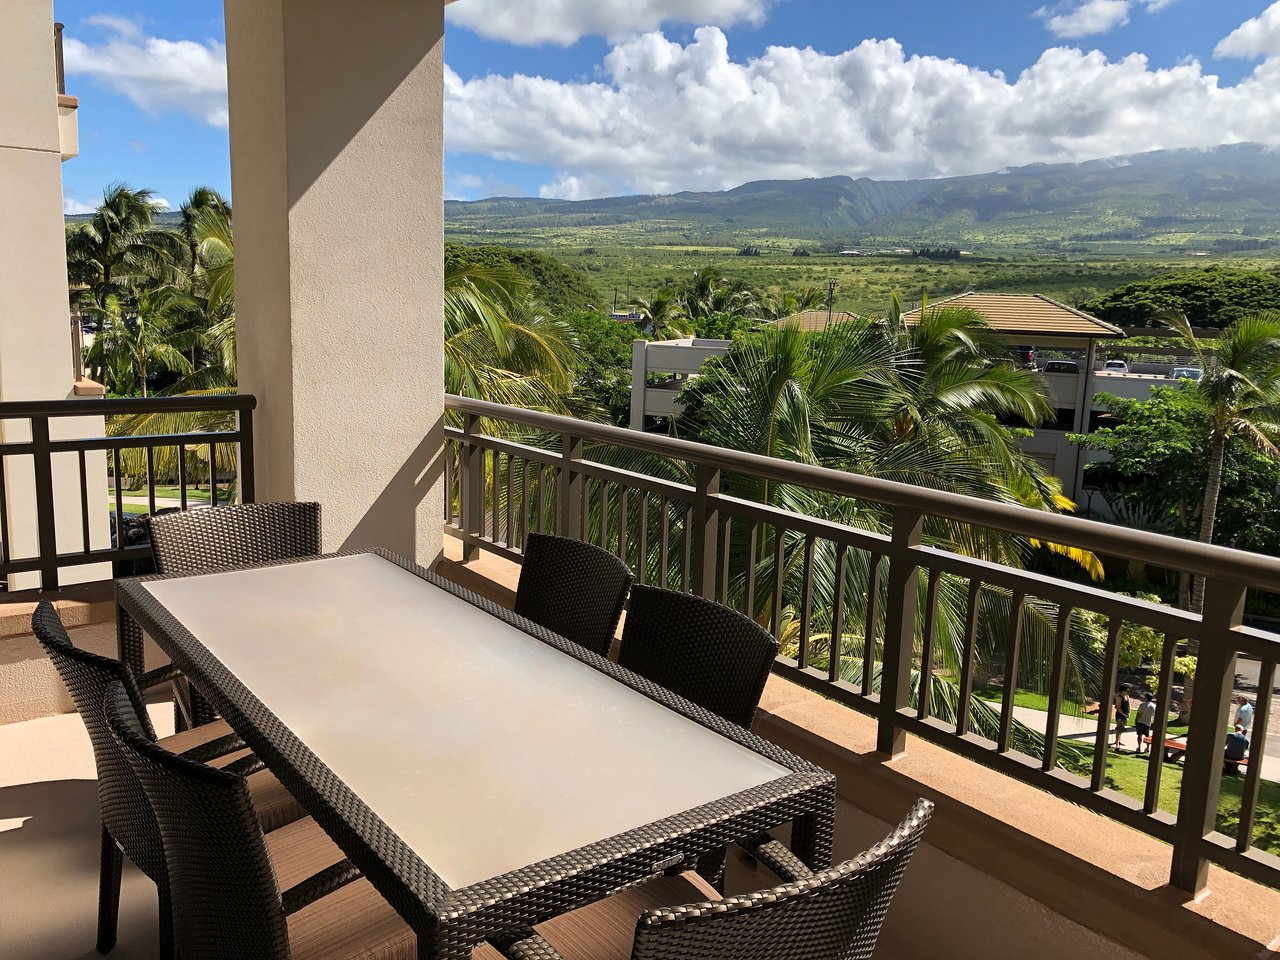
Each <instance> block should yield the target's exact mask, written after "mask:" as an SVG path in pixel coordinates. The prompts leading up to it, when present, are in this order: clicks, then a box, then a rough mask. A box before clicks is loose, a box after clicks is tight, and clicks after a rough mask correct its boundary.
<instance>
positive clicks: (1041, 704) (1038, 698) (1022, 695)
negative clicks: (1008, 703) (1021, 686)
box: [973, 687, 1084, 717]
mask: <svg viewBox="0 0 1280 960" xmlns="http://www.w3.org/2000/svg"><path fill="white" fill-rule="evenodd" d="M973 695H974V696H975V697H977V698H978V699H979V700H992V701H995V702H996V703H1002V702H1004V691H1003V690H1002V689H1000V688H999V687H982V688H980V689H978V690H975V691H973ZM1013 704H1014V706H1016V707H1027V708H1028V709H1031V710H1041V711H1043V712H1045V713H1048V712H1049V695H1048V694H1047V693H1036V692H1035V691H1033V690H1015V691H1014V693H1013ZM1067 706H1068V709H1066V710H1063V711H1062V715H1063V716H1064V717H1079V716H1083V715H1084V713H1083V711H1082V710H1081V709H1080V707H1079V706H1078V705H1076V704H1068V705H1067ZM1072 708H1074V709H1072Z"/></svg>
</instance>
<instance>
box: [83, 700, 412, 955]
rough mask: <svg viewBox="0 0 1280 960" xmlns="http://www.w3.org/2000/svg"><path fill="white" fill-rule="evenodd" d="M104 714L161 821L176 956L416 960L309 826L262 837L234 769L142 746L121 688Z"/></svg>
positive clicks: (401, 933)
mask: <svg viewBox="0 0 1280 960" xmlns="http://www.w3.org/2000/svg"><path fill="white" fill-rule="evenodd" d="M104 714H105V716H106V719H107V725H108V726H109V728H110V730H111V734H112V737H113V739H114V740H115V742H116V743H117V745H118V746H119V747H120V750H121V752H122V753H123V754H124V756H125V757H126V758H127V760H128V762H129V765H130V766H131V768H132V770H133V772H134V774H135V775H136V776H137V779H138V781H139V782H140V783H141V785H142V788H143V790H144V791H145V793H146V796H147V799H148V800H149V801H150V802H151V806H152V809H153V810H154V812H155V819H156V821H157V822H158V824H159V828H160V836H161V838H162V839H163V842H164V850H165V855H166V857H167V858H168V862H169V887H170V890H171V892H172V896H173V927H174V939H175V943H176V945H177V949H178V953H179V955H180V956H181V957H182V960H311V958H318V957H323V958H325V960H341V958H347V957H350V958H352V960H355V958H359V960H394V958H403V957H414V956H417V952H416V951H417V938H416V936H415V935H414V933H413V931H412V930H411V929H410V928H409V926H408V925H407V924H406V923H405V922H404V921H403V920H402V919H400V917H399V916H398V915H397V914H396V912H395V911H394V910H393V909H392V908H391V906H390V904H388V903H387V902H386V900H384V899H383V898H382V897H381V896H379V894H378V893H377V891H376V890H374V888H373V886H372V885H371V884H370V883H369V882H368V881H367V880H365V879H363V878H362V876H361V874H360V871H359V870H358V869H357V868H356V867H355V866H354V865H352V863H351V861H349V860H346V859H344V858H343V856H342V852H341V851H340V850H339V849H338V847H337V846H336V845H335V844H334V843H333V841H331V840H330V839H329V838H328V837H327V836H326V835H325V833H324V831H323V830H321V829H320V827H319V825H318V824H317V823H316V822H315V821H314V820H312V819H311V818H309V817H307V818H303V819H301V820H297V821H295V822H294V823H291V824H289V825H288V826H286V827H284V828H282V829H280V830H277V831H275V832H273V833H268V834H266V835H265V836H264V834H263V831H262V828H261V826H260V825H259V822H258V820H257V819H255V817H254V805H253V797H252V795H251V791H250V789H249V787H248V784H247V783H246V781H245V778H244V776H243V770H242V769H240V768H239V767H238V765H235V764H233V765H231V766H230V767H227V768H225V769H217V768H215V767H212V766H208V765H206V764H203V763H199V762H197V761H194V760H191V759H188V758H186V757H181V756H178V755H176V754H174V753H171V752H169V751H168V750H166V749H164V747H162V746H160V745H159V744H157V743H155V742H153V741H152V740H150V739H149V738H148V737H147V736H146V734H145V731H144V730H143V729H141V720H140V716H139V714H138V713H137V710H136V708H135V706H134V704H133V702H132V700H131V699H130V697H129V696H128V694H127V693H126V691H125V690H124V687H123V686H122V685H120V684H116V685H114V686H113V687H112V688H111V689H110V690H109V691H108V692H107V696H106V700H105V703H104ZM282 887H283V888H284V892H283V893H281V888H282Z"/></svg>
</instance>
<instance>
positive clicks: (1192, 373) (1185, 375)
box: [1169, 367, 1204, 380]
mask: <svg viewBox="0 0 1280 960" xmlns="http://www.w3.org/2000/svg"><path fill="white" fill-rule="evenodd" d="M1203 376H1204V371H1203V370H1201V369H1200V368H1199V367H1174V368H1173V369H1172V370H1171V371H1169V379H1170V380H1199V379H1200V378H1201V377H1203Z"/></svg>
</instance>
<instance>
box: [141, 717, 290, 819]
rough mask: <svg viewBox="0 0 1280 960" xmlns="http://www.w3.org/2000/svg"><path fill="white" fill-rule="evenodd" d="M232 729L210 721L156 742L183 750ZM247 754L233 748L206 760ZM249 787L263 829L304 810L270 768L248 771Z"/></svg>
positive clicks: (218, 763) (217, 762) (217, 763)
mask: <svg viewBox="0 0 1280 960" xmlns="http://www.w3.org/2000/svg"><path fill="white" fill-rule="evenodd" d="M234 732H235V731H234V730H232V729H231V725H230V724H228V723H227V722H226V721H225V720H215V721H214V722H213V723H206V724H203V725H202V726H199V727H192V728H191V729H190V730H184V731H182V733H175V734H174V735H173V736H171V737H165V738H163V739H162V740H161V741H160V746H162V747H164V748H165V749H166V750H168V751H170V752H171V753H185V752H186V751H187V750H192V749H194V748H196V747H199V746H202V745H204V744H206V743H209V742H210V741H212V740H217V739H218V738H219V737H225V736H227V735H228V734H230V733H234ZM248 753H249V751H248V750H237V751H235V752H233V753H228V754H224V755H223V756H221V757H217V758H215V759H213V760H210V761H209V766H211V767H225V766H226V765H227V764H229V763H231V762H232V761H233V760H238V759H240V758H241V757H243V756H245V755H246V754H248ZM249 790H250V792H252V794H253V806H254V809H255V810H256V811H257V813H258V822H259V823H260V824H262V829H263V831H264V832H270V831H272V830H278V829H279V828H280V827H283V826H284V825H285V824H288V823H292V822H293V821H295V820H297V819H298V818H299V817H301V816H303V815H304V814H305V812H306V811H304V810H303V809H302V805H301V804H300V803H298V801H297V800H295V799H294V798H293V795H292V794H291V793H289V791H288V790H286V789H285V788H284V784H282V783H281V782H280V781H279V780H277V779H276V775H275V774H274V773H272V772H271V771H270V770H259V771H258V772H257V773H254V774H251V775H250V776H249Z"/></svg>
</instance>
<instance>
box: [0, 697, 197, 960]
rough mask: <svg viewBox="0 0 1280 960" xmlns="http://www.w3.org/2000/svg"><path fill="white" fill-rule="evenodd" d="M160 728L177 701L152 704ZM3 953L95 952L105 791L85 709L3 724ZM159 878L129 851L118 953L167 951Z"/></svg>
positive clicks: (84, 958)
mask: <svg viewBox="0 0 1280 960" xmlns="http://www.w3.org/2000/svg"><path fill="white" fill-rule="evenodd" d="M151 718H152V721H153V722H154V723H155V725H156V728H157V732H158V733H159V734H160V735H161V736H165V735H167V734H169V733H172V732H173V708H172V707H171V706H169V705H165V704H155V705H153V706H152V707H151ZM0 761H2V762H0V957H5V958H13V960H18V958H21V960H89V958H96V957H98V956H99V954H98V952H97V951H96V950H95V949H94V940H95V936H96V931H97V913H98V837H99V826H98V793H97V785H96V783H95V773H94V765H93V750H92V747H91V746H90V744H89V736H88V734H87V733H85V729H84V724H83V723H81V721H80V717H79V715H78V714H74V713H71V714H61V715H58V716H53V717H42V718H40V719H38V720H28V721H25V722H23V723H12V724H5V725H0ZM155 889H156V888H155V884H153V883H152V882H151V881H150V880H148V879H147V878H146V877H145V876H143V874H142V873H141V872H139V870H138V869H137V868H136V867H135V866H133V864H131V863H129V861H128V860H127V859H126V860H125V869H124V881H123V884H122V889H121V898H120V927H119V941H118V943H117V946H116V948H115V950H113V951H112V952H111V954H110V955H111V957H112V960H154V958H157V957H158V956H159V945H158V940H157V922H156V895H155Z"/></svg>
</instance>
